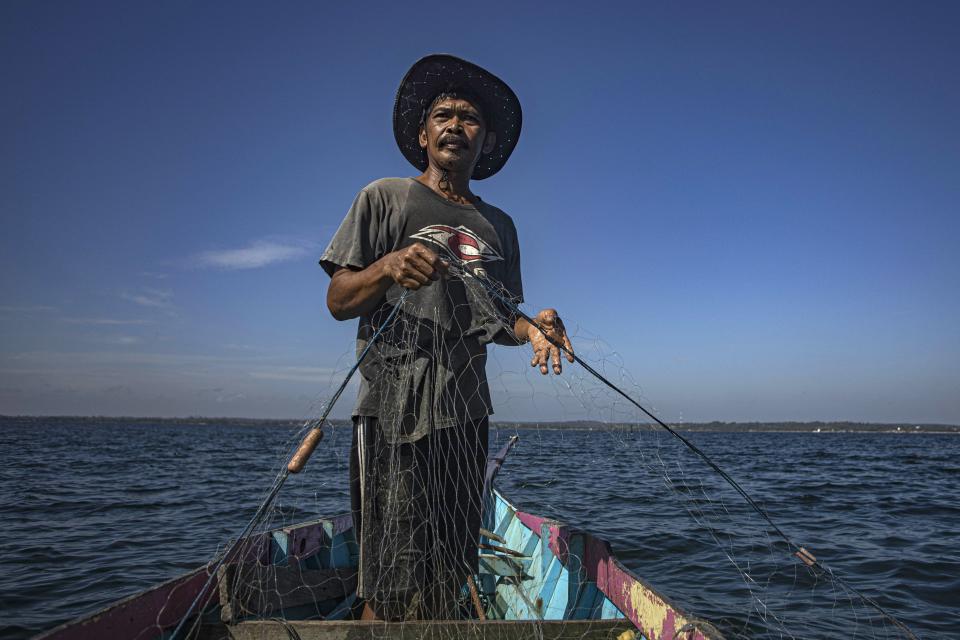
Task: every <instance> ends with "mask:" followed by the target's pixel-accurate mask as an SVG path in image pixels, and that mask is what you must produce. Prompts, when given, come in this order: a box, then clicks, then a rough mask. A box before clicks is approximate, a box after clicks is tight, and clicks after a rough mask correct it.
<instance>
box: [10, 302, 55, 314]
mask: <svg viewBox="0 0 960 640" xmlns="http://www.w3.org/2000/svg"><path fill="white" fill-rule="evenodd" d="M56 310H57V308H56V307H50V306H47V305H42V304H35V305H23V306H18V305H0V313H51V312H53V311H56Z"/></svg>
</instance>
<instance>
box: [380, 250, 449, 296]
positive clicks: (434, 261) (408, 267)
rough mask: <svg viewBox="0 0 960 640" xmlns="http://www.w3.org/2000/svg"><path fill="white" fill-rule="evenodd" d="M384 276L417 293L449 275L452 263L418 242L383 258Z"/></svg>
mask: <svg viewBox="0 0 960 640" xmlns="http://www.w3.org/2000/svg"><path fill="white" fill-rule="evenodd" d="M382 261H383V274H384V275H386V276H387V277H389V278H390V279H391V280H393V281H394V282H396V283H397V284H399V285H400V286H401V287H405V288H407V289H412V290H414V291H416V290H417V289H419V288H420V287H423V286H426V285H429V284H430V283H431V282H433V281H434V280H439V279H440V277H441V276H445V275H447V270H448V269H449V268H450V263H449V262H447V261H446V260H441V259H440V256H438V255H437V254H436V253H434V252H433V251H431V250H430V249H428V248H427V247H425V246H424V245H422V244H420V243H419V242H417V243H416V244H412V245H410V246H409V247H406V248H404V249H399V250H398V251H394V252H393V253H388V254H387V255H385V256H384V257H383V258H382Z"/></svg>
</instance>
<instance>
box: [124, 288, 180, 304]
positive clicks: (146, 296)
mask: <svg viewBox="0 0 960 640" xmlns="http://www.w3.org/2000/svg"><path fill="white" fill-rule="evenodd" d="M120 297H121V298H123V299H124V300H127V301H128V302H133V303H135V304H138V305H140V306H141V307H151V308H153V309H169V308H170V307H172V306H173V292H172V291H169V290H167V289H151V288H143V289H141V290H140V291H138V292H135V293H131V292H129V291H124V292H123V293H121V294H120Z"/></svg>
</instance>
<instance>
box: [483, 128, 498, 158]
mask: <svg viewBox="0 0 960 640" xmlns="http://www.w3.org/2000/svg"><path fill="white" fill-rule="evenodd" d="M495 146H497V132H496V131H487V138H486V140H484V141H483V148H482V149H481V150H480V151H481V152H482V153H484V154H488V153H490V152H491V151H493V148H494V147H495Z"/></svg>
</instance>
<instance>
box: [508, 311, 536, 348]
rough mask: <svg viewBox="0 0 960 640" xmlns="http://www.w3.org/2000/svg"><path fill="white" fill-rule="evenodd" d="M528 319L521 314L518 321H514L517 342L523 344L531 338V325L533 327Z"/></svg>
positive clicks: (514, 333)
mask: <svg viewBox="0 0 960 640" xmlns="http://www.w3.org/2000/svg"><path fill="white" fill-rule="evenodd" d="M532 326H533V325H531V324H530V323H529V322H527V319H526V318H524V317H522V316H520V317H518V318H517V321H516V322H514V323H513V335H514V337H515V338H516V339H517V344H523V343H524V342H527V341H528V340H530V327H532Z"/></svg>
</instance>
